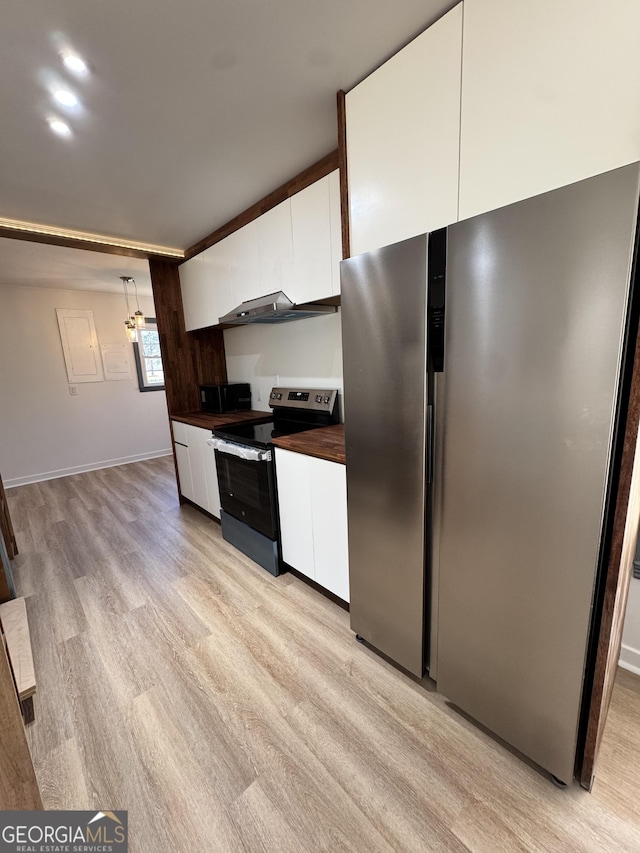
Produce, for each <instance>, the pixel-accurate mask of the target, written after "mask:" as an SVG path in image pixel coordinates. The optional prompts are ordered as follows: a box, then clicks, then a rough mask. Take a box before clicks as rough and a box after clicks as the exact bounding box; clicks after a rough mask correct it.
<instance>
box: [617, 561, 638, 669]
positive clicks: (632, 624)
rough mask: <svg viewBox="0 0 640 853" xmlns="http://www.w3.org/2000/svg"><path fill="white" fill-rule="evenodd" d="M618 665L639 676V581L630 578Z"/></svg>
mask: <svg viewBox="0 0 640 853" xmlns="http://www.w3.org/2000/svg"><path fill="white" fill-rule="evenodd" d="M620 665H621V666H624V667H625V669H630V670H631V671H632V672H635V673H637V674H638V675H640V580H636V579H635V578H631V586H630V587H629V601H628V602H627V613H626V616H625V619H624V631H623V633H622V649H621V650H620Z"/></svg>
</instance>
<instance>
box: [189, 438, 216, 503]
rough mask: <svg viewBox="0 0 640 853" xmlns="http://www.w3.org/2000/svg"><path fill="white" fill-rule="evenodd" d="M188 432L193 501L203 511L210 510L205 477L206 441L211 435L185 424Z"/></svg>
mask: <svg viewBox="0 0 640 853" xmlns="http://www.w3.org/2000/svg"><path fill="white" fill-rule="evenodd" d="M185 429H186V432H187V444H188V445H189V462H190V465H191V479H192V482H193V497H192V498H191V500H192V501H193V502H194V503H196V504H198V506H201V507H202V508H203V509H207V510H208V508H209V495H208V492H207V478H206V475H205V466H206V457H205V451H206V450H208V449H209V448H208V447H207V444H206V440H207V438H209V437H210V435H211V433H210V432H209V431H208V430H206V429H201V428H200V427H195V426H191V424H185Z"/></svg>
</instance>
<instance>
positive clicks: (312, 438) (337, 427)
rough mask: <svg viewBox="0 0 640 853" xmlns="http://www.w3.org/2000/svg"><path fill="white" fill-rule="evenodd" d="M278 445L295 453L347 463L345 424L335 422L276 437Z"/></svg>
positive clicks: (274, 440)
mask: <svg viewBox="0 0 640 853" xmlns="http://www.w3.org/2000/svg"><path fill="white" fill-rule="evenodd" d="M273 443H274V444H275V446H276V447H282V448H283V450H291V451H292V452H293V453H304V455H305V456H315V457H316V458H317V459H326V460H328V461H329V462H340V463H341V464H342V465H344V464H345V461H346V457H345V450H344V424H334V425H333V426H328V427H318V429H308V430H305V431H304V432H298V433H295V434H294V435H283V436H281V437H280V438H274V439H273Z"/></svg>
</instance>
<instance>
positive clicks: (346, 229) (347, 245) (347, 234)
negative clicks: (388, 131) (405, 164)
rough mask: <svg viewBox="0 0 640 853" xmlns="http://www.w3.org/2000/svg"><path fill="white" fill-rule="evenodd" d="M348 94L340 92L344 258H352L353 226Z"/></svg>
mask: <svg viewBox="0 0 640 853" xmlns="http://www.w3.org/2000/svg"><path fill="white" fill-rule="evenodd" d="M345 98H346V94H345V93H344V92H343V91H342V90H340V91H339V92H338V98H337V101H338V163H339V166H340V212H341V217H342V257H343V258H350V257H351V224H350V221H349V181H348V172H347V110H346V100H345Z"/></svg>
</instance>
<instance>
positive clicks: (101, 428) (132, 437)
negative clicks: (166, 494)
mask: <svg viewBox="0 0 640 853" xmlns="http://www.w3.org/2000/svg"><path fill="white" fill-rule="evenodd" d="M140 305H141V308H142V310H143V311H144V312H145V313H148V315H149V316H153V301H152V300H151V299H147V298H143V297H141V298H140ZM56 308H80V309H89V310H91V311H93V313H94V319H95V324H96V330H97V333H98V341H99V343H100V344H107V343H121V342H123V341H124V340H125V336H124V317H125V314H126V311H125V306H124V297H123V296H120V295H113V294H107V293H87V292H80V291H73V290H51V289H45V288H32V287H0V472H1V473H2V477H3V480H4V483H5V486H12V485H18V484H20V483H24V482H34V481H37V480H42V479H48V478H51V477H56V476H65V475H66V474H72V473H76V472H77V471H82V470H90V469H92V468H101V467H105V466H107V465H110V464H120V463H123V462H132V461H135V460H136V459H145V458H149V457H151V456H158V455H163V454H164V453H168V452H169V448H170V446H171V444H170V437H169V426H168V418H167V408H166V397H165V393H164V391H153V392H146V393H141V392H140V391H139V390H138V381H137V378H135V376H136V373H135V362H134V359H133V350H132V351H131V353H130V357H131V366H132V375H133V377H134V378H132V379H130V380H123V381H116V382H112V381H105V382H91V383H82V384H78V385H76V388H77V389H78V396H76V397H72V396H71V395H70V394H69V384H68V379H67V372H66V369H65V364H64V358H63V354H62V344H61V342H60V333H59V330H58V322H57V319H56V312H55V309H56Z"/></svg>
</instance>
